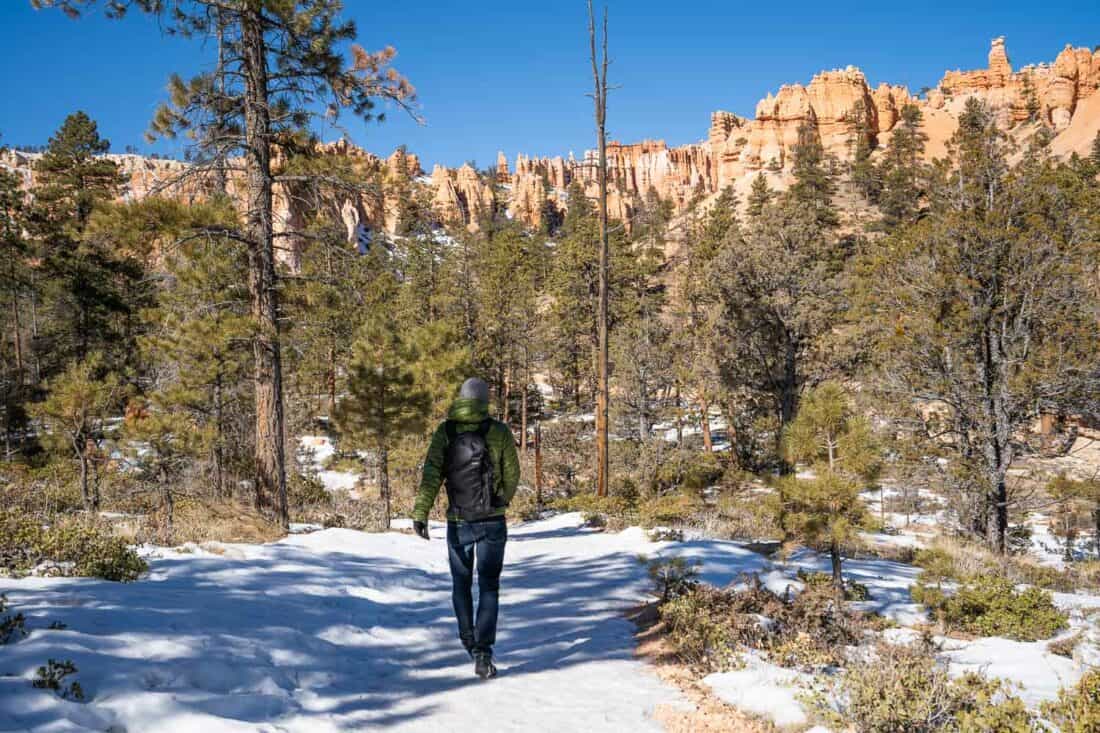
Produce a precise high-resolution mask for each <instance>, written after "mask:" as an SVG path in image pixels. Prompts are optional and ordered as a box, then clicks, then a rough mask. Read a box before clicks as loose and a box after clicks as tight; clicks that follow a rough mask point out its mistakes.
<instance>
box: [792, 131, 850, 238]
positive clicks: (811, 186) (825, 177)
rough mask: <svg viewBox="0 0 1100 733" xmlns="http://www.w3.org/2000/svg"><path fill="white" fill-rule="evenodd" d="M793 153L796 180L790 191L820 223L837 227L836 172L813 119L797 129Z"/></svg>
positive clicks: (823, 225) (826, 226)
mask: <svg viewBox="0 0 1100 733" xmlns="http://www.w3.org/2000/svg"><path fill="white" fill-rule="evenodd" d="M791 153H792V154H793V156H794V163H793V165H792V166H791V173H792V174H793V175H794V183H793V184H791V187H790V189H789V191H788V194H789V195H790V196H791V197H793V198H794V200H795V201H797V202H798V203H799V204H801V205H803V206H806V207H809V209H810V210H811V211H812V212H813V213H814V218H815V220H816V221H817V224H818V226H820V227H823V228H828V227H835V226H836V225H837V223H838V221H839V218H838V216H837V211H836V207H835V206H834V205H833V195H834V194H835V193H836V175H835V172H834V171H833V166H832V161H831V160H830V159H829V157H828V156H827V155H826V154H825V148H824V147H822V145H821V136H820V135H819V134H818V131H817V127H816V126H815V125H814V124H813V123H812V122H809V121H806V122H803V123H802V125H801V126H800V127H799V128H798V142H797V144H795V146H794V147H793V148H792V150H791Z"/></svg>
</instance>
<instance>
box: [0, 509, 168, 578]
mask: <svg viewBox="0 0 1100 733" xmlns="http://www.w3.org/2000/svg"><path fill="white" fill-rule="evenodd" d="M44 562H52V563H55V565H56V567H55V568H54V570H55V571H56V572H58V573H60V574H63V575H83V576H90V577H96V578H103V579H105V580H116V581H128V580H137V578H138V576H140V575H141V574H142V573H143V572H145V571H146V570H147V569H148V566H147V565H146V564H145V561H144V560H142V559H141V557H139V556H138V554H137V553H136V552H135V551H134V550H133V549H132V548H131V547H130V546H129V545H128V544H127V543H126V541H125V540H124V539H123V538H121V537H117V536H115V535H113V534H112V533H111V530H110V528H109V527H107V526H106V525H104V524H101V523H98V522H92V521H87V520H61V521H57V522H55V523H53V524H51V525H48V526H43V525H41V524H39V523H38V522H37V521H35V520H34V519H33V518H30V517H27V516H25V515H21V514H17V513H15V512H11V511H0V567H3V568H4V569H5V570H8V571H11V572H16V573H22V572H27V571H29V570H31V569H33V568H34V567H36V566H38V565H39V564H41V563H44Z"/></svg>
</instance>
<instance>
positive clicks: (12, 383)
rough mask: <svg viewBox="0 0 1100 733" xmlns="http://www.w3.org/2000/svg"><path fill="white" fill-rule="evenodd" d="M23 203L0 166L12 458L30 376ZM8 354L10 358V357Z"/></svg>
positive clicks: (5, 389) (3, 386)
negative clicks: (25, 308) (10, 346)
mask: <svg viewBox="0 0 1100 733" xmlns="http://www.w3.org/2000/svg"><path fill="white" fill-rule="evenodd" d="M25 225H26V207H25V206H24V193H23V190H22V188H21V186H20V180H19V178H18V177H16V176H15V175H14V174H12V173H9V172H7V171H6V170H3V169H0V253H2V254H3V257H4V259H5V260H6V262H5V264H4V265H3V266H0V292H3V294H4V298H5V301H6V304H5V306H4V308H3V309H2V311H0V313H2V314H3V315H2V316H0V319H2V320H3V323H4V326H3V332H4V333H10V334H11V345H12V349H11V353H10V355H9V354H8V353H7V350H5V351H4V353H3V355H2V357H0V358H2V363H3V375H2V378H0V379H2V381H0V390H2V394H0V407H2V409H3V425H4V454H5V458H6V460H11V457H12V455H13V454H14V453H15V451H16V448H15V447H14V446H13V445H12V439H13V437H14V436H15V435H16V434H17V433H19V432H20V428H21V427H23V426H24V425H25V423H26V415H25V413H24V411H23V409H22V403H23V401H24V400H25V399H26V391H27V389H28V387H30V386H32V385H31V384H29V382H31V381H32V380H30V379H28V377H29V376H32V375H29V374H28V369H27V356H28V355H27V333H26V318H25V317H24V315H23V301H24V299H25V298H26V297H27V295H28V293H29V289H30V286H31V278H30V272H29V267H28V264H27V251H28V247H27V242H26V241H25V240H24V238H23V230H24V227H25ZM9 357H10V358H9Z"/></svg>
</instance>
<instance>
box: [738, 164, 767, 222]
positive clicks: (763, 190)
mask: <svg viewBox="0 0 1100 733" xmlns="http://www.w3.org/2000/svg"><path fill="white" fill-rule="evenodd" d="M772 198H774V193H773V192H772V190H771V188H770V187H769V186H768V177H767V176H765V175H764V171H760V172H759V173H757V174H756V178H754V179H752V190H751V191H750V192H749V198H748V206H747V207H746V209H745V211H746V213H747V214H748V216H749V218H750V219H756V218H757V217H759V216H760V214H761V213H762V212H763V211H764V207H765V206H767V205H768V204H770V203H771V200H772Z"/></svg>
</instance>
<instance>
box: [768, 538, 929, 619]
mask: <svg viewBox="0 0 1100 733" xmlns="http://www.w3.org/2000/svg"><path fill="white" fill-rule="evenodd" d="M789 566H790V567H793V568H796V569H799V570H805V571H806V572H814V573H826V572H829V571H830V566H829V558H828V556H827V555H821V554H818V553H816V552H811V551H809V550H800V551H798V552H796V553H794V554H793V555H792V556H791V558H790V560H789ZM843 570H844V577H845V579H847V580H851V581H855V582H857V583H860V584H862V585H865V586H867V592H868V594H869V595H870V599H869V600H866V601H860V602H856V603H852V607H853V608H856V609H859V610H862V611H873V612H874V613H878V614H880V615H882V616H885V617H886V618H888V619H890V620H892V621H894V622H895V623H898V624H901V625H903V626H912V625H914V624H919V623H922V622H924V621H926V620H927V614H926V613H925V611H924V607H923V606H921V605H920V604H919V603H914V602H913V597H912V595H910V593H909V588H910V587H911V586H912V585H913V584H914V583H916V581H917V577H918V576H919V575H920V572H921V570H920V568H918V567H915V566H913V565H906V564H905V563H900V562H893V561H891V560H878V559H873V558H871V559H858V560H857V559H852V558H846V559H845V560H844V564H843ZM793 574H794V573H792V575H793Z"/></svg>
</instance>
